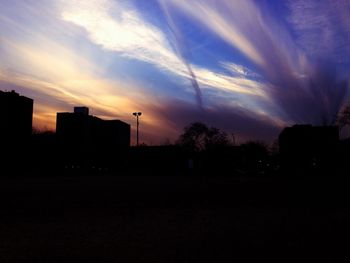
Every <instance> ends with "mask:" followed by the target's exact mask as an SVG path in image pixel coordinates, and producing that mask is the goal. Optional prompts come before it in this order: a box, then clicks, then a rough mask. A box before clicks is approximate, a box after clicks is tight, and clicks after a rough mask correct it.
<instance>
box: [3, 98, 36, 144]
mask: <svg viewBox="0 0 350 263" xmlns="http://www.w3.org/2000/svg"><path fill="white" fill-rule="evenodd" d="M32 122H33V100H32V99H30V98H27V97H24V96H20V95H19V94H18V93H16V92H15V91H10V92H4V91H0V138H1V139H2V141H4V142H5V143H10V144H12V143H14V142H21V141H23V140H27V139H29V137H30V135H31V133H32Z"/></svg>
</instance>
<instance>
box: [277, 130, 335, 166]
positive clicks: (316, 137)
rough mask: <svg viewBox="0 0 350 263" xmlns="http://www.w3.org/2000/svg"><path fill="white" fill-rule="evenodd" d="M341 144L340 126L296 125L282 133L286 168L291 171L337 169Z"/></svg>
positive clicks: (282, 149) (282, 159)
mask: <svg viewBox="0 0 350 263" xmlns="http://www.w3.org/2000/svg"><path fill="white" fill-rule="evenodd" d="M338 145H339V128H338V126H312V125H294V126H292V127H287V128H285V129H284V130H283V131H282V132H281V134H280V136H279V148H280V155H281V165H282V168H283V169H285V170H286V171H288V172H310V171H324V170H325V169H333V168H334V167H335V162H336V159H337V153H338Z"/></svg>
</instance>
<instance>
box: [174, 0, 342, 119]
mask: <svg viewBox="0 0 350 263" xmlns="http://www.w3.org/2000/svg"><path fill="white" fill-rule="evenodd" d="M303 2H305V1H297V4H296V6H298V3H299V7H300V6H301V5H302V3H303ZM316 2H317V3H319V1H315V3H316ZM324 2H325V7H327V8H333V5H332V4H331V1H324ZM169 3H171V4H172V5H173V6H174V7H175V8H177V9H178V10H180V11H182V12H183V13H184V14H186V15H187V16H188V17H190V18H193V19H194V20H196V21H198V22H199V23H201V24H202V25H204V26H205V27H207V28H208V29H209V30H210V31H211V32H212V33H214V34H216V35H217V36H219V37H220V38H221V39H222V40H223V41H225V42H226V43H228V44H229V45H231V46H232V47H233V48H235V49H237V50H239V51H240V52H241V53H242V54H244V55H245V56H246V57H247V58H249V59H250V60H251V61H252V62H253V63H255V65H256V66H257V67H259V68H260V70H261V73H262V75H263V77H264V78H265V79H266V85H265V91H266V94H268V96H269V98H270V99H271V102H272V103H273V104H275V105H276V106H277V107H278V108H280V110H281V112H283V113H284V114H283V115H282V116H283V117H282V118H283V119H284V120H286V121H290V122H298V123H313V124H331V123H333V122H334V116H336V114H337V113H338V111H339V109H340V107H341V105H342V103H343V100H344V98H345V95H346V92H347V88H348V85H347V83H346V81H345V82H344V81H342V80H339V79H338V77H337V72H335V71H329V70H326V71H325V70H324V69H325V68H328V69H330V68H331V67H330V66H329V65H328V66H327V65H324V64H327V62H320V61H319V60H318V58H313V61H316V62H313V63H311V62H310V60H309V57H308V56H307V54H305V53H304V52H303V50H300V49H299V48H298V45H297V44H295V42H294V41H293V38H292V36H291V35H290V34H289V31H288V30H287V29H286V28H284V27H282V25H280V24H279V23H278V22H277V21H276V20H274V18H273V16H272V15H271V13H270V12H269V10H267V9H266V8H264V7H263V5H259V3H258V2H256V1H252V0H245V1H239V0H232V1H229V0H220V1H216V2H208V1H204V0H194V1H191V2H189V1H183V0H170V1H169ZM307 3H309V2H307ZM337 3H338V5H339V6H338V7H337V8H341V7H344V8H345V9H346V10H347V9H348V8H346V7H347V4H346V5H345V6H344V5H343V4H344V3H345V2H344V1H342V0H340V1H339V2H337ZM292 5H294V1H293V2H292ZM306 5H307V4H306ZM296 9H298V7H296ZM311 12H313V11H311ZM296 13H297V12H296ZM341 13H343V12H341ZM311 17H312V19H315V21H317V17H316V18H315V17H314V15H311ZM299 19H302V18H301V17H299ZM342 19H343V20H344V21H347V16H346V15H343V16H342ZM296 20H297V19H296ZM315 21H314V22H315ZM311 22H312V21H310V23H311ZM297 25H299V26H301V27H302V25H306V26H308V25H309V23H308V22H306V23H305V24H304V23H303V22H301V23H300V24H299V23H297ZM311 25H312V23H311ZM345 28H347V27H345ZM316 34H317V32H316ZM329 38H330V39H331V40H332V41H334V42H337V37H336V36H332V35H330V36H329ZM321 41H322V39H321ZM324 41H325V43H329V41H326V40H324ZM344 50H346V48H342V51H344ZM326 59H327V56H326ZM226 68H227V67H226ZM231 70H233V71H235V72H237V71H239V70H240V69H239V68H237V67H235V66H234V67H233V68H232V67H231ZM324 72H327V76H326V77H325V78H326V79H327V81H324V80H325V79H324V78H322V77H321V76H322V75H324V74H323V73H324ZM326 83H327V84H326Z"/></svg>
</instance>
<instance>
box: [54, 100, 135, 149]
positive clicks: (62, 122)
mask: <svg viewBox="0 0 350 263" xmlns="http://www.w3.org/2000/svg"><path fill="white" fill-rule="evenodd" d="M56 134H57V138H58V140H59V141H60V142H61V143H63V144H64V145H67V146H69V147H74V148H78V149H81V150H85V149H93V150H97V149H101V150H113V149H120V148H124V147H129V146H130V125H129V124H127V123H125V122H123V121H120V120H102V119H100V118H98V117H95V116H91V115H89V108H87V107H74V112H72V113H71V112H62V113H57V122H56Z"/></svg>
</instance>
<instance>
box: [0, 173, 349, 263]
mask: <svg viewBox="0 0 350 263" xmlns="http://www.w3.org/2000/svg"><path fill="white" fill-rule="evenodd" d="M313 180H314V179H313ZM325 182H326V181H325V180H323V183H319V184H315V183H312V180H311V181H310V180H308V181H307V182H303V180H301V179H299V180H298V181H295V180H294V181H293V182H290V181H288V180H282V179H276V178H230V177H198V176H197V177H168V176H157V177H151V176H144V177H136V176H119V177H110V176H101V177H96V176H95V177H92V176H91V177H89V176H79V177H74V176H70V177H32V176H30V177H11V176H8V177H2V178H0V191H1V192H0V198H1V201H0V202H1V203H0V204H1V211H0V233H1V235H0V262H2V263H5V262H50V263H54V262H194V261H200V262H232V261H235V260H236V261H238V262H242V261H246V262H248V261H250V262H251V261H254V262H256V261H258V260H259V261H260V260H269V261H279V262H295V261H311V260H312V261H315V260H316V261H328V260H330V261H334V260H337V258H339V257H343V253H342V251H346V248H347V240H346V238H347V230H348V229H349V226H348V222H349V219H350V210H349V209H348V203H347V201H346V200H347V199H346V198H347V197H348V194H347V191H346V188H347V187H345V186H344V185H343V184H341V185H343V186H342V187H340V188H339V189H340V190H339V191H338V193H337V194H333V193H335V192H336V191H335V189H334V187H338V186H339V185H340V184H333V185H329V184H327V183H325ZM311 186H313V187H314V188H315V187H316V188H317V189H313V190H312V188H309V187H311ZM326 189H328V193H332V198H330V195H329V194H327V192H326ZM343 240H344V241H343Z"/></svg>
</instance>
